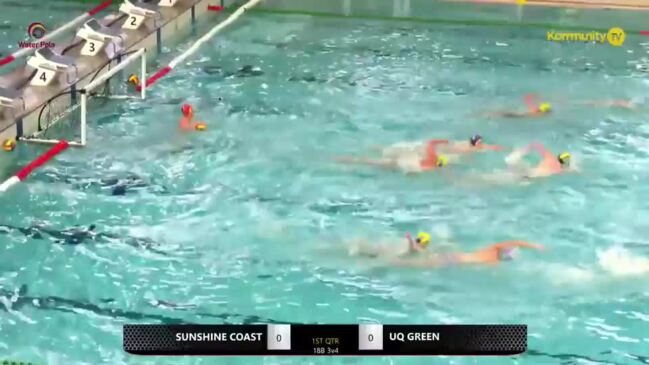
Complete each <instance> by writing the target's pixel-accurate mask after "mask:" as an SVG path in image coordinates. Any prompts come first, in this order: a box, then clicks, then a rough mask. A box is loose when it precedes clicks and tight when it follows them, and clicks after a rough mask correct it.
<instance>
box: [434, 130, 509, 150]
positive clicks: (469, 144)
mask: <svg viewBox="0 0 649 365" xmlns="http://www.w3.org/2000/svg"><path fill="white" fill-rule="evenodd" d="M436 141H438V142H437V144H438V145H439V146H438V150H439V151H440V152H441V153H446V154H467V153H476V152H485V151H502V150H504V149H505V148H504V147H501V146H497V145H489V144H486V143H483V141H482V136H480V135H479V134H475V135H473V136H472V137H471V138H469V140H468V141H446V143H444V142H441V141H443V140H441V141H440V140H436Z"/></svg>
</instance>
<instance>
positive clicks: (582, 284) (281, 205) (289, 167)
mask: <svg viewBox="0 0 649 365" xmlns="http://www.w3.org/2000/svg"><path fill="white" fill-rule="evenodd" d="M641 41H642V39H641V38H639V37H636V36H631V35H630V36H628V38H627V41H626V43H625V45H624V47H620V48H614V47H611V46H608V45H590V44H588V45H584V44H554V43H550V42H548V41H547V40H546V39H545V32H543V31H539V30H531V29H527V30H526V29H519V28H497V27H496V28H486V27H464V26H448V25H447V26H442V25H439V24H422V23H417V24H413V23H408V22H385V21H371V20H363V21H361V20H345V19H323V18H318V17H309V16H278V15H272V14H254V13H250V14H247V15H246V16H245V17H244V18H242V19H241V20H240V21H238V22H237V23H236V24H235V25H234V26H233V27H231V28H229V29H228V30H227V31H226V32H224V33H223V34H222V35H221V36H219V37H217V38H216V39H215V40H214V41H213V42H212V43H211V44H209V45H206V46H205V47H204V48H203V49H202V50H201V53H200V54H199V55H196V56H195V57H194V58H193V59H192V60H191V61H190V62H188V63H187V64H186V65H184V66H183V67H179V68H177V69H176V70H174V71H173V73H171V74H169V76H168V77H166V78H165V79H163V80H162V81H160V82H159V84H156V85H155V87H154V88H153V89H151V90H150V92H149V94H148V99H147V100H146V101H145V102H142V101H139V100H130V101H128V102H123V101H110V102H107V103H103V104H102V103H101V102H99V101H96V102H95V103H94V104H93V106H92V107H91V110H92V112H91V117H90V120H91V124H92V125H91V127H90V128H89V129H90V130H89V141H90V147H89V148H86V149H83V150H71V151H68V152H66V153H64V154H62V155H61V156H60V157H57V159H56V160H55V162H53V163H51V164H50V165H48V166H46V167H45V168H43V169H42V170H40V171H39V172H37V173H36V174H35V175H34V176H32V177H31V178H30V180H29V182H28V183H24V184H21V185H19V186H17V187H16V188H15V189H13V190H12V191H11V192H10V193H9V194H5V195H4V196H2V197H0V206H2V208H3V210H4V212H5V213H4V216H3V219H2V224H3V227H4V228H0V237H2V241H3V245H1V246H0V257H2V259H1V260H0V286H1V287H2V291H3V292H2V293H3V297H4V299H2V301H3V304H4V307H5V308H6V309H7V310H6V311H3V315H2V316H1V317H0V349H2V352H3V353H4V354H6V355H3V356H7V357H8V358H13V359H21V360H30V361H40V362H41V363H47V364H103V363H110V364H159V363H165V362H168V363H171V360H161V359H157V358H148V357H134V356H130V355H128V354H125V353H124V352H123V351H122V349H121V326H122V325H123V324H125V323H159V322H165V323H174V322H193V323H257V322H261V323H265V322H269V321H277V322H283V321H285V322H304V323H359V322H361V323H366V322H379V323H461V324H468V323H524V324H527V325H529V334H530V338H529V351H528V353H527V354H525V355H523V356H518V357H511V358H475V357H449V358H443V359H432V360H430V359H423V358H399V357H394V358H273V357H269V358H246V359H245V360H244V359H240V358H228V359H223V358H174V359H173V363H174V364H224V363H227V364H244V363H245V364H251V363H260V364H262V363H263V364H325V363H327V364H330V363H336V364H337V363H341V364H346V363H359V364H421V363H429V362H431V361H433V362H436V363H449V364H530V365H531V364H534V365H536V364H586V363H588V364H646V363H648V362H649V360H648V359H649V352H648V351H647V349H648V348H649V336H648V335H647V333H649V331H647V328H649V312H647V303H648V302H649V281H647V275H649V272H647V262H646V261H644V260H646V259H644V257H649V241H647V238H646V237H647V232H648V230H649V227H648V226H647V222H648V221H649V206H648V204H647V199H646V198H647V197H648V196H649V188H648V187H647V185H646V184H645V183H644V182H645V181H646V179H647V178H649V176H648V175H649V171H647V169H646V166H647V163H649V127H647V124H646V123H645V121H646V120H647V116H648V112H647V110H648V109H646V107H647V105H641V108H640V109H638V110H636V111H629V110H617V109H611V108H597V109H594V108H587V107H583V106H578V105H576V104H575V103H573V102H576V101H582V100H599V99H607V98H614V99H623V98H635V97H638V96H641V95H646V93H647V91H648V89H649V85H648V84H647V82H646V74H644V73H643V72H642V71H641V70H640V68H639V67H637V66H638V65H642V64H643V63H646V62H647V50H648V48H647V47H648V46H649V45H648V44H646V43H645V44H642V43H641ZM188 46H189V43H186V44H182V45H180V47H179V50H180V49H184V48H186V47H188ZM179 50H166V54H165V55H163V56H162V57H161V59H160V61H159V65H164V64H165V62H166V61H168V60H169V59H170V58H171V57H173V55H175V54H177V53H176V52H179ZM245 65H252V66H254V67H257V68H258V69H259V70H260V71H250V72H240V71H239V72H237V70H239V69H241V68H242V67H243V66H245ZM254 70H257V69H256V68H255V69H254ZM529 92H535V93H538V94H539V95H543V96H544V97H546V98H547V100H551V101H552V102H553V103H554V106H555V113H553V114H552V115H551V116H549V117H548V118H545V119H537V120H499V119H484V118H479V117H476V116H475V114H476V113H481V112H486V111H492V110H499V109H519V108H520V109H522V108H524V104H523V102H522V96H523V95H525V94H526V93H529ZM183 102H189V103H191V104H192V105H193V106H194V108H195V110H196V113H197V116H198V119H200V120H204V121H205V122H207V123H208V125H209V129H208V131H206V132H204V133H201V134H192V135H182V136H181V135H179V134H178V132H177V130H176V123H177V120H178V118H179V114H180V113H179V105H180V104H181V103H183ZM642 107H644V108H642ZM475 133H479V134H481V135H482V136H483V137H484V139H485V142H488V143H495V144H501V145H504V146H511V147H515V146H523V145H526V144H527V143H530V142H541V143H543V144H545V145H546V146H547V147H548V148H549V149H551V150H552V151H555V152H557V153H558V152H559V151H563V150H567V151H570V152H572V153H573V154H574V156H575V158H576V160H577V161H578V162H579V166H580V168H581V169H582V172H581V173H577V174H571V175H569V174H566V175H564V176H559V177H553V178H549V179H545V180H542V181H538V182H534V183H533V184H530V185H526V186H520V185H511V186H488V185H476V184H465V183H464V182H466V181H469V178H470V177H471V176H475V175H478V174H482V173H489V172H493V171H496V170H498V169H502V168H504V162H503V158H504V157H505V154H499V153H490V154H484V155H481V156H478V157H476V158H474V159H471V160H469V161H468V162H467V163H466V164H465V165H458V166H449V168H448V169H446V171H444V172H440V173H430V174H423V175H404V174H402V173H399V172H387V171H382V170H375V169H371V168H365V167H350V166H342V165H338V164H336V163H334V162H333V161H332V158H333V157H335V156H339V155H356V156H372V155H375V153H374V152H373V150H374V148H375V147H376V146H387V145H391V144H393V143H397V142H400V141H412V140H423V139H428V138H449V139H458V140H465V139H467V138H469V136H470V135H472V134H475ZM39 151H40V150H38V149H37V148H34V149H33V150H25V149H21V151H20V154H21V155H20V162H22V163H25V162H27V161H29V159H30V158H33V157H34V156H35V155H36V154H37V153H38V152H39ZM116 185H123V186H126V189H125V190H123V189H122V191H121V192H118V194H117V195H113V193H116V190H115V189H116ZM121 193H123V194H121ZM91 224H95V225H96V226H97V228H96V230H97V231H98V232H102V233H107V234H110V236H102V237H97V239H96V240H95V241H87V242H86V243H84V244H79V245H66V244H60V243H57V242H55V241H56V240H57V238H56V237H58V239H59V240H60V241H63V242H65V241H66V240H67V241H68V242H70V241H71V238H70V236H69V235H68V236H66V235H65V233H66V232H65V231H64V230H65V229H70V228H73V227H75V226H81V227H85V226H89V225H91ZM34 225H44V226H46V227H48V228H47V229H50V230H51V231H52V232H50V233H49V234H48V233H47V232H45V233H43V234H42V235H41V236H37V235H36V236H35V234H33V231H29V230H27V229H26V228H29V227H32V226H34ZM16 227H18V228H22V231H21V230H20V229H17V228H16ZM406 231H411V232H417V231H429V232H431V233H432V235H433V241H434V242H435V243H434V244H437V243H438V242H441V243H447V244H450V245H455V247H456V249H458V250H464V251H469V250H473V249H477V248H480V247H483V246H486V245H488V244H490V243H494V242H497V241H502V240H510V239H521V240H527V241H531V242H538V243H541V244H544V245H545V246H547V250H546V251H544V252H527V251H526V252H522V255H521V257H520V259H519V260H517V261H514V262H511V263H507V264H504V265H500V266H499V267H488V268H447V269H430V270H422V269H404V268H396V267H390V266H387V267H377V266H375V265H373V264H372V263H371V262H367V261H366V260H362V259H358V258H353V257H349V256H348V254H347V249H348V245H349V242H351V241H353V240H354V239H368V240H375V241H377V242H383V241H390V240H399V239H400V238H401V237H403V234H404V233H405V232H406ZM52 235H53V236H52ZM12 293H18V294H19V295H15V294H14V295H12ZM12 296H13V297H14V299H15V300H14V301H13V302H12V300H11V297H12Z"/></svg>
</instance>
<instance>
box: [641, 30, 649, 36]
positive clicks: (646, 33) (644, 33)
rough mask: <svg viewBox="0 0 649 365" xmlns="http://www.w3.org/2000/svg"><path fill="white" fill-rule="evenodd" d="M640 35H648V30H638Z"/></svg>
mask: <svg viewBox="0 0 649 365" xmlns="http://www.w3.org/2000/svg"><path fill="white" fill-rule="evenodd" d="M640 35H649V30H642V31H640Z"/></svg>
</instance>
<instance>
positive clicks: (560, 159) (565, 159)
mask: <svg viewBox="0 0 649 365" xmlns="http://www.w3.org/2000/svg"><path fill="white" fill-rule="evenodd" d="M531 151H536V152H538V153H539V154H540V155H541V162H539V163H538V164H537V165H536V166H529V165H528V164H526V163H525V162H524V161H523V158H524V157H525V156H526V155H527V154H529V153H530V152H531ZM571 159H572V155H571V154H570V153H569V152H562V153H559V154H557V155H555V154H553V153H552V152H550V151H548V150H547V149H545V147H543V145H541V144H540V143H532V144H530V145H528V146H526V147H524V148H520V149H517V150H514V151H513V152H512V153H511V154H509V156H507V157H506V159H505V161H506V162H507V165H508V167H509V168H508V169H507V170H503V171H497V172H494V173H490V174H481V175H479V176H477V178H478V179H477V181H476V182H478V183H485V182H486V183H491V184H497V185H499V184H511V183H521V182H523V183H525V182H529V180H531V179H536V178H540V177H548V176H552V175H557V174H563V173H567V172H576V171H577V170H576V169H575V168H574V167H573V166H571ZM466 183H470V179H468V178H466V177H465V178H464V179H463V181H462V182H460V184H466Z"/></svg>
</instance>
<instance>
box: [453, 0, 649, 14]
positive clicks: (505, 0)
mask: <svg viewBox="0 0 649 365" xmlns="http://www.w3.org/2000/svg"><path fill="white" fill-rule="evenodd" d="M445 1H448V2H464V3H476V4H511V5H525V6H551V7H563V8H587V9H622V10H646V11H649V0H527V1H524V2H523V3H522V1H521V0H445Z"/></svg>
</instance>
